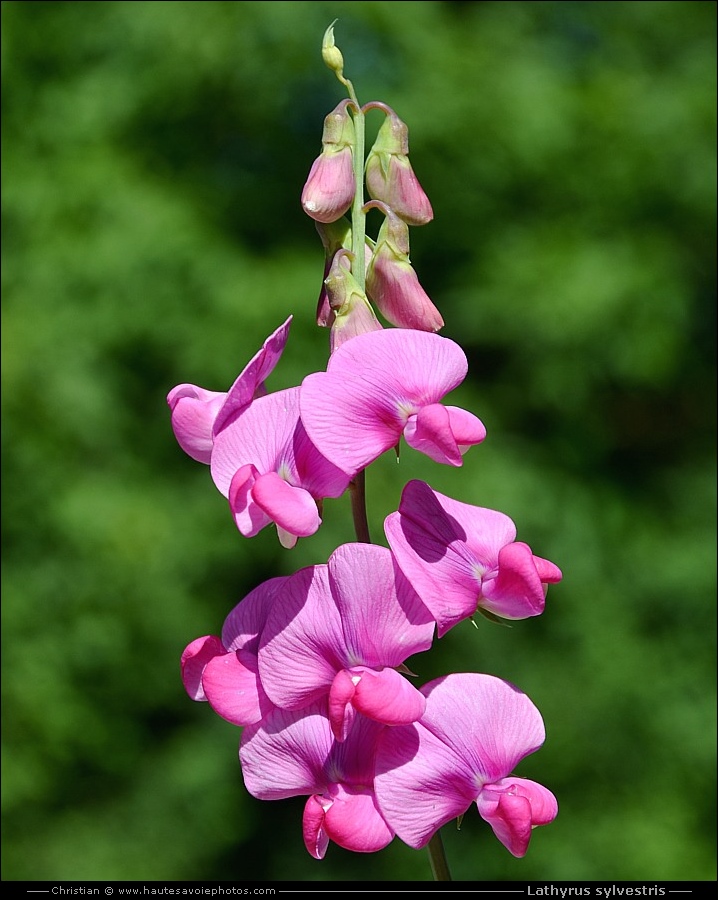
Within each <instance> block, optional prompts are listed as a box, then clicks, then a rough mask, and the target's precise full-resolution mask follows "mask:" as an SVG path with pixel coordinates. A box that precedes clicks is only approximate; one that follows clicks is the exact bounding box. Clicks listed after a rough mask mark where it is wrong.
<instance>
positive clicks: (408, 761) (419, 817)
mask: <svg viewBox="0 0 718 900" xmlns="http://www.w3.org/2000/svg"><path fill="white" fill-rule="evenodd" d="M374 791H375V794H376V799H377V803H378V805H379V809H380V810H381V812H382V814H383V816H384V818H385V819H386V821H387V822H388V823H389V826H390V827H391V828H392V829H393V830H394V831H395V832H396V834H397V835H398V836H399V837H400V838H401V839H402V841H404V843H406V844H408V845H409V846H410V847H413V848H414V849H419V848H420V847H424V846H425V845H426V844H427V843H428V842H429V840H430V839H431V837H432V835H433V834H434V833H435V832H436V831H437V830H438V829H439V828H441V826H442V825H445V824H446V823H447V822H449V821H451V819H455V818H457V817H458V816H461V815H463V814H464V813H465V812H466V810H467V809H468V808H469V806H470V805H471V803H472V802H473V800H474V799H475V796H476V791H475V788H474V786H473V784H472V780H471V773H470V772H469V771H468V769H467V767H466V765H465V764H464V761H463V760H462V759H461V758H460V757H459V756H457V755H456V753H454V751H453V750H452V749H451V748H450V747H448V746H447V745H446V744H444V743H442V741H440V740H439V739H438V738H437V737H435V736H434V735H433V734H432V733H431V732H430V731H428V730H427V729H426V728H424V727H423V725H422V724H421V722H416V723H414V724H413V725H397V726H395V727H392V728H385V729H384V730H383V731H382V733H381V736H380V738H379V744H378V748H377V757H376V775H375V777H374Z"/></svg>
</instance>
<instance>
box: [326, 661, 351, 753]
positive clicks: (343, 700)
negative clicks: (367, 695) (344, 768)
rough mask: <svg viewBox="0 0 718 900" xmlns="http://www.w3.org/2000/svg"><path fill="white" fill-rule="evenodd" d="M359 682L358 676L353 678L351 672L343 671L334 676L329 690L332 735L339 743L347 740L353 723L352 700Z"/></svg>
mask: <svg viewBox="0 0 718 900" xmlns="http://www.w3.org/2000/svg"><path fill="white" fill-rule="evenodd" d="M358 680H359V679H358V676H354V677H353V676H352V673H351V672H347V670H346V669H342V670H341V671H340V672H337V674H336V675H335V676H334V681H332V684H331V687H330V688H329V702H328V710H329V721H330V722H331V726H332V733H333V735H334V737H335V738H336V740H338V741H344V740H346V737H347V734H348V733H349V729H350V727H351V724H352V721H353V716H352V700H353V699H354V694H355V693H356V683H355V681H358Z"/></svg>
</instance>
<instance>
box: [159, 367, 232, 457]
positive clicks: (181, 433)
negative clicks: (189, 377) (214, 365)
mask: <svg viewBox="0 0 718 900" xmlns="http://www.w3.org/2000/svg"><path fill="white" fill-rule="evenodd" d="M226 397H227V394H225V393H220V392H218V391H207V390H205V389H204V388H201V387H197V386H196V385H194V384H178V385H177V387H175V388H172V390H171V391H170V392H169V394H168V395H167V403H168V404H169V407H170V409H171V411H172V418H171V422H172V430H173V431H174V434H175V437H176V438H177V443H178V444H179V445H180V447H181V448H182V449H183V450H184V452H185V453H186V454H187V455H188V456H191V457H192V459H196V460H197V462H201V463H204V464H205V465H209V462H210V459H211V456H212V428H213V426H214V422H215V418H216V416H217V414H218V412H219V410H220V409H221V408H222V405H223V403H224V402H225V399H226Z"/></svg>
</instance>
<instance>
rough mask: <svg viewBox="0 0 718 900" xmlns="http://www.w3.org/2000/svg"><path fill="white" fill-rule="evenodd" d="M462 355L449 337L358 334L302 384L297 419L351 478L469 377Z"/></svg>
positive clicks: (401, 332)
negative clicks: (299, 417) (420, 413)
mask: <svg viewBox="0 0 718 900" xmlns="http://www.w3.org/2000/svg"><path fill="white" fill-rule="evenodd" d="M466 372H467V361H466V355H465V354H464V351H463V350H462V349H461V347H459V345H458V344H456V343H454V342H453V341H450V340H449V339H448V338H443V337H440V336H439V335H437V334H432V333H430V332H420V331H412V330H408V329H399V328H391V329H382V330H381V331H372V332H368V333H366V334H360V335H357V336H356V337H354V338H352V340H350V341H347V342H346V343H345V344H343V345H342V346H341V347H339V348H338V349H337V350H336V351H335V352H334V353H332V355H331V357H330V358H329V364H328V366H327V371H326V372H315V373H314V374H312V375H308V376H307V377H306V378H305V379H304V381H303V382H302V393H301V399H300V404H301V415H302V421H303V422H304V426H305V428H306V430H307V433H308V435H309V437H310V439H311V440H312V442H313V443H314V445H315V446H316V447H317V449H318V450H319V451H320V452H321V453H322V454H323V455H324V456H325V457H326V458H327V459H329V460H330V461H331V462H332V463H334V464H335V465H336V466H339V468H340V469H342V470H343V471H344V472H346V473H348V474H350V475H352V476H353V475H354V474H356V472H358V471H359V470H360V469H362V468H364V467H365V466H366V465H368V464H369V463H370V462H372V461H373V460H375V459H376V458H377V457H378V456H380V455H381V454H382V453H383V452H384V451H386V450H389V449H390V448H391V447H394V446H395V445H396V444H397V443H398V441H399V439H400V437H401V434H402V432H403V430H404V426H405V425H406V422H407V421H408V419H409V416H411V415H414V414H415V413H417V412H418V411H419V409H420V408H421V407H422V406H426V405H428V404H431V403H437V402H438V401H439V400H441V398H442V397H443V396H444V395H445V394H447V393H448V392H449V391H451V390H452V389H453V388H455V387H456V386H457V385H458V384H460V383H461V381H462V380H463V379H464V377H465V376H466Z"/></svg>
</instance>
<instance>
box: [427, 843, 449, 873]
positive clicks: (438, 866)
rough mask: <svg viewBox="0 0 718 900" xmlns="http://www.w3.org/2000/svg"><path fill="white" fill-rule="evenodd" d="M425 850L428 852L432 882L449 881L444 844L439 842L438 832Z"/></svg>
mask: <svg viewBox="0 0 718 900" xmlns="http://www.w3.org/2000/svg"><path fill="white" fill-rule="evenodd" d="M426 849H427V850H428V851H429V862H430V863H431V872H432V874H433V876H434V881H451V872H450V871H449V864H448V863H447V861H446V853H444V844H443V842H442V840H441V832H440V831H437V832H436V833H435V834H434V836H433V837H432V839H431V840H430V841H429V843H428V845H427V848H426Z"/></svg>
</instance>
